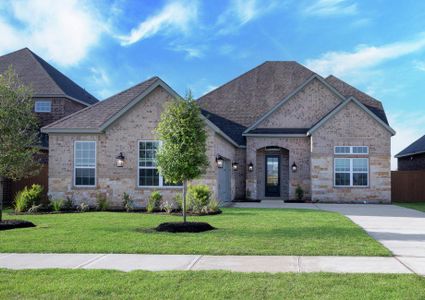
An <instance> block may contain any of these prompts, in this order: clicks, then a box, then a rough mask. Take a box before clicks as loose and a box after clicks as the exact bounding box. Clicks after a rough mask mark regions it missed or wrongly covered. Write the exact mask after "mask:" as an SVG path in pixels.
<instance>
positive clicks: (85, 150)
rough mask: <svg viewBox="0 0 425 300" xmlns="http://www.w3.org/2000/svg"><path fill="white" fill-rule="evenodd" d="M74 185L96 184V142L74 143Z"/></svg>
mask: <svg viewBox="0 0 425 300" xmlns="http://www.w3.org/2000/svg"><path fill="white" fill-rule="evenodd" d="M74 185H75V186H95V185H96V142H94V141H77V142H75V144H74Z"/></svg>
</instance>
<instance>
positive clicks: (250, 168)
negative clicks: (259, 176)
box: [248, 162, 254, 172]
mask: <svg viewBox="0 0 425 300" xmlns="http://www.w3.org/2000/svg"><path fill="white" fill-rule="evenodd" d="M248 171H250V172H252V171H254V165H253V164H252V162H251V163H249V165H248Z"/></svg>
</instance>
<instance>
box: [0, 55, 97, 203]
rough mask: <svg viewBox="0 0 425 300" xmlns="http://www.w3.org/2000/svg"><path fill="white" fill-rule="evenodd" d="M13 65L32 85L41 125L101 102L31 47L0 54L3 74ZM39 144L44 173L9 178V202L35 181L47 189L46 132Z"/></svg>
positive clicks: (7, 196) (35, 110)
mask: <svg viewBox="0 0 425 300" xmlns="http://www.w3.org/2000/svg"><path fill="white" fill-rule="evenodd" d="M9 67H12V68H13V70H14V71H15V73H16V74H17V75H18V76H19V79H20V80H21V81H22V83H24V84H26V85H27V86H30V87H31V88H32V91H33V98H34V101H35V102H34V103H35V104H34V112H35V113H36V114H37V117H38V119H39V125H40V128H41V127H43V126H46V125H48V124H50V123H52V122H55V121H57V120H59V119H61V118H63V117H65V116H67V115H69V114H72V113H74V112H76V111H79V110H81V109H83V108H85V107H87V106H90V105H92V104H94V103H96V102H98V100H97V99H96V98H95V97H94V96H92V95H91V94H90V93H88V92H87V91H86V90H84V89H83V88H82V87H80V86H79V85H78V84H76V83H75V82H74V81H72V80H71V79H69V78H68V77H66V76H65V75H64V74H62V73H61V72H59V71H58V70H57V69H56V68H54V67H53V66H52V65H50V64H49V63H47V62H46V61H45V60H44V59H42V58H41V57H40V56H38V55H37V54H35V53H34V52H32V51H31V50H30V49H28V48H24V49H21V50H18V51H15V52H12V53H9V54H6V55H3V56H0V74H1V73H3V72H5V71H6V70H7V69H8V68H9ZM39 147H40V157H39V158H40V160H41V162H42V164H43V167H42V169H41V172H40V174H39V175H38V176H36V177H33V178H28V179H25V180H22V181H18V182H13V181H11V180H6V182H5V186H4V190H3V197H4V198H3V199H5V200H6V202H10V201H12V199H13V197H14V195H15V194H16V192H17V191H19V190H20V189H22V188H23V187H24V186H25V185H30V184H32V183H39V184H42V185H44V186H45V190H46V191H47V189H48V188H47V181H48V180H47V177H48V176H47V169H48V167H47V164H48V149H49V145H48V137H47V135H46V134H40V145H39Z"/></svg>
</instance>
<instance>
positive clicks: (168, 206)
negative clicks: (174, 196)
mask: <svg viewBox="0 0 425 300" xmlns="http://www.w3.org/2000/svg"><path fill="white" fill-rule="evenodd" d="M174 206H175V205H174V203H173V201H170V200H165V201H162V202H161V205H160V209H161V210H163V211H165V212H166V213H167V214H171V213H172V212H173V210H174Z"/></svg>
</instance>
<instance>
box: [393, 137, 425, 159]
mask: <svg viewBox="0 0 425 300" xmlns="http://www.w3.org/2000/svg"><path fill="white" fill-rule="evenodd" d="M420 153H425V135H424V136H423V137H421V138H420V139H418V140H416V141H415V142H413V143H412V144H410V145H409V146H407V147H406V148H405V149H404V150H403V151H401V152H400V153H398V154H397V155H396V156H395V157H403V156H411V155H413V154H420Z"/></svg>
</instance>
